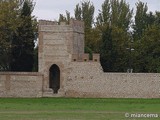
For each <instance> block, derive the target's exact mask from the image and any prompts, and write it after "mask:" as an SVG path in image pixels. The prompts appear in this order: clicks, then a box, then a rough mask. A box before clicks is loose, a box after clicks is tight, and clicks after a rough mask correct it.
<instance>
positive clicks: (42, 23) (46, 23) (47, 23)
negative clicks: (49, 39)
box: [39, 20, 58, 25]
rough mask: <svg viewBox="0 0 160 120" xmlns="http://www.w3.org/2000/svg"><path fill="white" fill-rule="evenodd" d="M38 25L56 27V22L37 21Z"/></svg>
mask: <svg viewBox="0 0 160 120" xmlns="http://www.w3.org/2000/svg"><path fill="white" fill-rule="evenodd" d="M39 25H58V22H56V21H49V20H39Z"/></svg>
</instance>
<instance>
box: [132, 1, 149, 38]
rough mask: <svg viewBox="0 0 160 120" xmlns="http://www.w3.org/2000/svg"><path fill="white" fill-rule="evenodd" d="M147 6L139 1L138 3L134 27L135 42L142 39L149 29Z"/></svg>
mask: <svg viewBox="0 0 160 120" xmlns="http://www.w3.org/2000/svg"><path fill="white" fill-rule="evenodd" d="M147 11H148V6H147V4H145V3H143V2H141V1H139V2H138V3H136V15H135V24H134V25H133V30H134V40H138V39H140V38H141V36H142V34H143V31H144V30H145V28H146V27H147Z"/></svg>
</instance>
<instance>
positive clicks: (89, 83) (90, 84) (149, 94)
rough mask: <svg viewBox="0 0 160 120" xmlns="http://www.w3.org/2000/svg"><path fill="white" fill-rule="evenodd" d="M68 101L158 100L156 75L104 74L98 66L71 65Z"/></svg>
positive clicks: (158, 76)
mask: <svg viewBox="0 0 160 120" xmlns="http://www.w3.org/2000/svg"><path fill="white" fill-rule="evenodd" d="M71 68H72V70H71V71H70V75H69V76H68V78H67V82H66V85H65V88H66V89H65V90H66V96H68V97H101V98H159V97H160V94H159V91H160V74H158V73H104V72H103V71H102V68H101V65H100V64H99V63H97V62H72V63H71Z"/></svg>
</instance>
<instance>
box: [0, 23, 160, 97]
mask: <svg viewBox="0 0 160 120" xmlns="http://www.w3.org/2000/svg"><path fill="white" fill-rule="evenodd" d="M38 48H39V52H38V60H39V72H35V73H32V72H0V97H94V98H160V74H159V73H104V72H103V70H102V67H101V65H100V60H99V58H100V55H99V54H93V57H92V60H89V54H86V53H84V23H83V22H81V21H75V20H71V21H70V24H69V25H68V24H65V23H64V22H61V23H60V25H59V24H58V23H57V22H53V21H46V20H40V21H39V44H38ZM55 66H56V67H55ZM54 80H55V81H58V82H55V81H54ZM52 86H53V87H52ZM57 86H58V87H59V88H58V89H57V91H58V92H55V91H56V90H54V89H56V87H57ZM54 93H57V94H54Z"/></svg>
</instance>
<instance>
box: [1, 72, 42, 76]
mask: <svg viewBox="0 0 160 120" xmlns="http://www.w3.org/2000/svg"><path fill="white" fill-rule="evenodd" d="M0 75H20V76H28V75H31V76H43V74H42V73H40V72H0Z"/></svg>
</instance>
